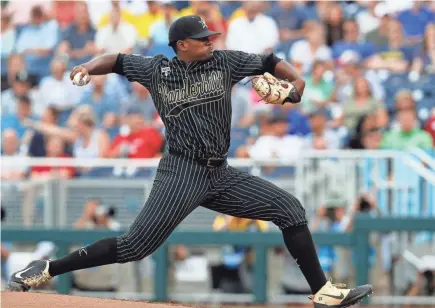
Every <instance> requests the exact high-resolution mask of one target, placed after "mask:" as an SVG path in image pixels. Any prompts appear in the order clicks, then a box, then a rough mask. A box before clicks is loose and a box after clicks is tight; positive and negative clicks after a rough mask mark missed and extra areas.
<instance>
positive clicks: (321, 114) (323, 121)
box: [304, 109, 340, 150]
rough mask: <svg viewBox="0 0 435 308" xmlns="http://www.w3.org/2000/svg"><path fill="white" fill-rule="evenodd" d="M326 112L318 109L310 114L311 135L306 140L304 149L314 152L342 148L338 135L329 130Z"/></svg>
mask: <svg viewBox="0 0 435 308" xmlns="http://www.w3.org/2000/svg"><path fill="white" fill-rule="evenodd" d="M327 119H328V115H327V113H326V110H322V109H317V110H314V111H313V112H311V113H310V121H311V131H312V132H311V133H310V134H308V135H307V136H306V137H305V138H304V148H306V149H310V150H311V149H313V150H336V149H339V148H340V140H339V138H338V135H337V134H336V133H335V132H334V131H332V130H330V129H328V128H327Z"/></svg>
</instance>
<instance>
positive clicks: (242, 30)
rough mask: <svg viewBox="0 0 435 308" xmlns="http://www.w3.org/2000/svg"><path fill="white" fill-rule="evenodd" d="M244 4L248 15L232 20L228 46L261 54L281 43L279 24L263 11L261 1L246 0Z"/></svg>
mask: <svg viewBox="0 0 435 308" xmlns="http://www.w3.org/2000/svg"><path fill="white" fill-rule="evenodd" d="M242 5H243V9H244V10H245V12H246V16H244V17H240V18H237V19H235V20H233V21H231V22H230V24H229V26H228V33H227V39H226V46H227V48H228V49H233V50H240V51H244V52H251V53H259V54H263V53H267V52H270V51H271V50H272V49H273V48H274V47H275V46H276V45H277V44H278V43H279V29H278V25H277V24H276V22H275V21H274V20H273V19H272V18H271V17H269V16H266V15H264V14H263V12H261V8H262V3H261V2H255V1H252V2H251V1H245V2H243V4H242Z"/></svg>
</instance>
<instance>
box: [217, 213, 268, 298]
mask: <svg viewBox="0 0 435 308" xmlns="http://www.w3.org/2000/svg"><path fill="white" fill-rule="evenodd" d="M267 229H268V224H267V222H265V221H261V220H252V219H245V218H239V217H232V216H228V215H218V216H217V217H216V218H215V220H214V222H213V230H214V231H233V232H240V231H245V232H256V231H260V232H265V231H267ZM222 254H223V255H222V263H221V264H218V265H213V266H211V268H210V270H211V278H212V288H213V289H214V290H216V289H218V290H221V291H222V292H223V293H246V292H250V289H251V288H250V285H251V283H250V282H249V281H251V280H252V277H249V276H251V275H252V258H253V255H252V252H251V251H250V249H249V248H246V247H238V246H229V245H227V246H225V247H224V248H223V249H222Z"/></svg>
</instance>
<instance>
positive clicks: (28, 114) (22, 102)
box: [1, 96, 34, 139]
mask: <svg viewBox="0 0 435 308" xmlns="http://www.w3.org/2000/svg"><path fill="white" fill-rule="evenodd" d="M1 118H2V131H3V130H5V129H9V128H11V129H13V130H14V131H15V132H16V134H17V136H18V138H19V139H21V138H22V137H23V136H24V134H25V133H26V130H27V127H26V125H25V120H26V119H28V118H34V117H33V116H32V106H31V102H30V100H29V98H28V97H27V96H21V97H19V98H18V103H17V113H14V114H8V115H5V116H3V115H2V117H1Z"/></svg>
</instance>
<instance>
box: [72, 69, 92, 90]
mask: <svg viewBox="0 0 435 308" xmlns="http://www.w3.org/2000/svg"><path fill="white" fill-rule="evenodd" d="M88 78H89V76H88V75H85V76H82V73H80V72H78V73H77V74H75V76H74V79H73V84H74V85H76V86H80V87H81V86H84V85H85V84H86V81H87V80H88Z"/></svg>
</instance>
